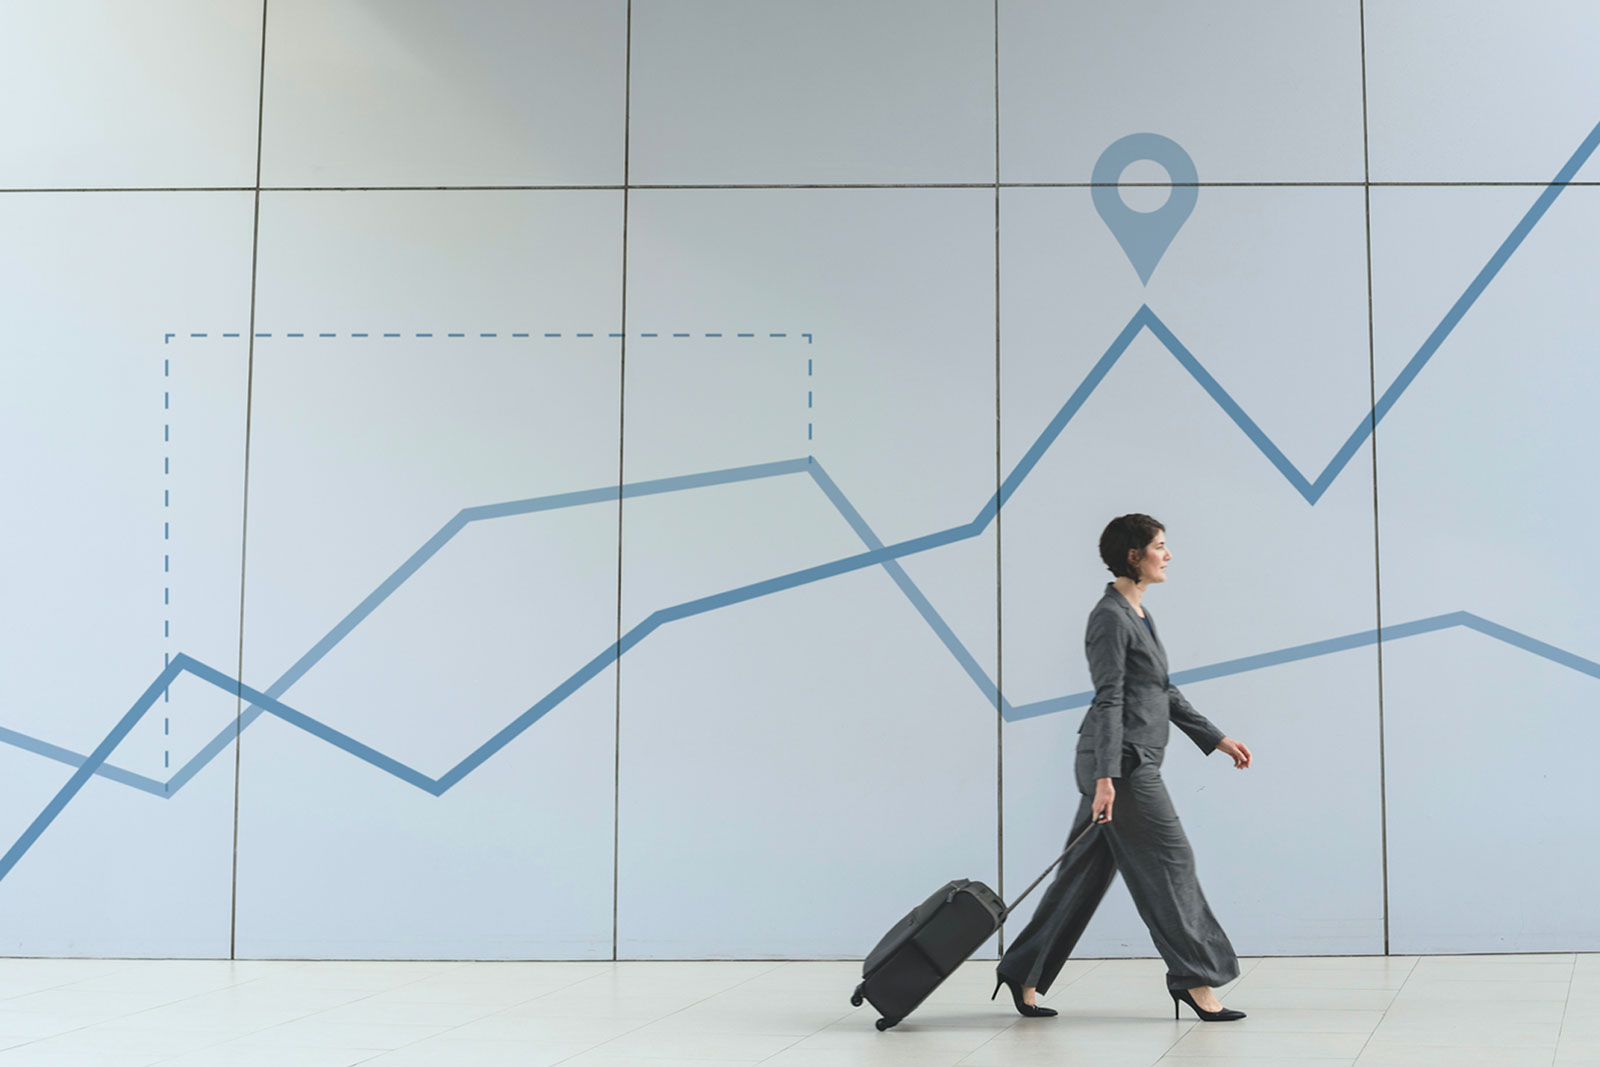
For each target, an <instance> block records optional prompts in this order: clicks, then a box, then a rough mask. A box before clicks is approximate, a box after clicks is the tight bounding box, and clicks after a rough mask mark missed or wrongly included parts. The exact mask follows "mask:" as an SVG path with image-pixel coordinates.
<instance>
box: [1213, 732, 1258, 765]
mask: <svg viewBox="0 0 1600 1067" xmlns="http://www.w3.org/2000/svg"><path fill="white" fill-rule="evenodd" d="M1217 751H1219V752H1222V753H1224V754H1225V755H1228V756H1231V757H1233V765H1234V766H1235V767H1237V768H1239V769H1240V770H1241V771H1242V770H1244V769H1245V768H1246V767H1248V766H1250V749H1248V748H1247V747H1245V743H1244V742H1243V741H1235V740H1234V739H1233V738H1231V737H1224V738H1223V739H1222V740H1221V741H1218V742H1217Z"/></svg>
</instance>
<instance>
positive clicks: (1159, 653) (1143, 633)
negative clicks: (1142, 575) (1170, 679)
mask: <svg viewBox="0 0 1600 1067" xmlns="http://www.w3.org/2000/svg"><path fill="white" fill-rule="evenodd" d="M1106 596H1109V597H1113V598H1115V600H1116V602H1117V606H1118V607H1120V608H1121V609H1122V610H1123V611H1124V612H1125V613H1126V614H1127V616H1128V621H1129V622H1130V623H1132V624H1133V632H1134V633H1135V634H1136V635H1137V636H1138V639H1139V640H1140V641H1141V642H1143V643H1144V647H1145V648H1146V649H1147V650H1149V652H1150V654H1151V655H1153V656H1154V657H1155V658H1156V662H1157V663H1159V664H1161V671H1162V673H1163V674H1164V673H1166V671H1167V650H1166V649H1165V648H1163V647H1162V646H1161V638H1159V637H1158V636H1156V634H1155V632H1154V631H1155V625H1156V617H1155V616H1154V615H1151V614H1150V609H1149V608H1145V610H1144V613H1145V617H1146V618H1148V619H1149V620H1150V625H1149V626H1148V627H1146V626H1145V624H1144V619H1141V618H1139V613H1138V612H1136V611H1134V610H1133V605H1132V604H1130V603H1128V598H1127V597H1125V596H1123V595H1122V594H1121V593H1119V592H1117V587H1116V586H1115V585H1107V586H1106Z"/></svg>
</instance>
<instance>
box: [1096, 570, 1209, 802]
mask: <svg viewBox="0 0 1600 1067" xmlns="http://www.w3.org/2000/svg"><path fill="white" fill-rule="evenodd" d="M1145 615H1146V617H1148V618H1149V619H1150V626H1151V628H1152V629H1154V627H1155V617H1154V616H1151V615H1150V612H1149V609H1146V610H1145ZM1083 648H1084V653H1085V654H1086V655H1087V656H1088V657H1089V676H1090V678H1092V679H1093V680H1094V702H1093V703H1091V704H1090V705H1089V710H1088V711H1087V712H1086V713H1085V714H1084V716H1083V725H1082V726H1080V727H1078V735H1079V736H1078V752H1077V758H1076V763H1077V766H1076V768H1074V769H1075V770H1076V772H1077V774H1076V777H1077V779H1078V788H1079V789H1080V790H1083V791H1084V792H1086V793H1092V792H1093V791H1094V781H1095V779H1097V778H1121V777H1122V776H1123V770H1124V766H1123V765H1124V760H1125V758H1126V759H1131V760H1133V761H1135V762H1154V763H1158V764H1159V763H1160V762H1161V758H1162V756H1163V755H1164V754H1165V752H1166V748H1167V735H1168V734H1169V733H1170V732H1171V730H1170V727H1169V726H1168V723H1176V724H1177V726H1178V729H1180V730H1182V731H1183V732H1184V733H1186V734H1188V735H1189V738H1190V739H1191V740H1192V741H1194V743H1195V744H1197V745H1199V746H1200V751H1201V752H1204V753H1205V754H1206V755H1208V756H1209V755H1211V753H1212V751H1213V750H1215V749H1216V747H1217V742H1219V741H1221V740H1222V739H1223V737H1224V736H1226V735H1225V734H1223V732H1222V731H1221V730H1219V729H1217V728H1216V727H1215V726H1214V725H1212V724H1211V722H1210V720H1208V719H1207V718H1206V717H1205V716H1204V715H1202V714H1200V713H1199V712H1198V711H1196V710H1194V707H1193V706H1192V705H1191V704H1190V703H1189V702H1188V701H1187V700H1185V699H1184V698H1183V694H1182V693H1180V692H1178V687H1177V686H1175V685H1173V684H1172V680H1171V679H1169V678H1168V677H1167V652H1166V649H1164V648H1162V647H1161V638H1160V637H1159V636H1158V635H1157V634H1156V633H1152V632H1151V630H1147V629H1145V624H1144V619H1141V618H1139V616H1138V615H1135V614H1134V611H1133V605H1132V604H1129V603H1128V600H1127V598H1126V597H1124V596H1123V595H1122V594H1121V593H1119V592H1117V587H1116V586H1115V585H1114V584H1109V583H1108V584H1107V585H1106V595H1105V596H1103V597H1101V598H1100V602H1099V603H1098V604H1096V605H1095V606H1094V610H1093V611H1091V612H1089V626H1088V629H1087V630H1086V631H1085V633H1084V637H1083Z"/></svg>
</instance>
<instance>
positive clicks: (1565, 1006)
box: [1550, 952, 1579, 1064]
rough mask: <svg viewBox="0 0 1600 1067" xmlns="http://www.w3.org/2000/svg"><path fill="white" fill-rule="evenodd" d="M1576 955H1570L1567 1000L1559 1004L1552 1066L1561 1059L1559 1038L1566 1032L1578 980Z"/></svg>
mask: <svg viewBox="0 0 1600 1067" xmlns="http://www.w3.org/2000/svg"><path fill="white" fill-rule="evenodd" d="M1578 955H1579V954H1578V953H1576V952H1574V953H1573V954H1572V970H1571V971H1569V972H1568V974H1567V999H1566V1000H1565V1001H1563V1002H1562V1004H1561V1022H1560V1024H1559V1025H1557V1026H1556V1047H1555V1050H1554V1051H1553V1052H1551V1053H1550V1062H1551V1063H1552V1064H1554V1063H1555V1062H1556V1061H1557V1060H1558V1059H1560V1058H1561V1038H1562V1037H1563V1036H1564V1035H1565V1034H1566V1032H1567V1015H1568V1013H1570V1012H1571V1011H1572V986H1573V984H1574V983H1575V982H1576V981H1577V980H1578Z"/></svg>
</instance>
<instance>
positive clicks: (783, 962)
mask: <svg viewBox="0 0 1600 1067" xmlns="http://www.w3.org/2000/svg"><path fill="white" fill-rule="evenodd" d="M611 962H612V968H613V969H615V967H616V965H617V964H619V963H656V962H660V963H674V962H682V961H676V960H659V961H657V960H613V961H611ZM701 962H713V961H709V960H706V961H701ZM715 962H724V961H715ZM725 962H729V963H737V962H745V961H739V960H728V961H725ZM761 962H766V963H771V964H772V966H771V967H768V968H767V969H766V970H764V971H762V972H760V973H759V974H752V975H751V976H750V977H749V978H746V979H744V980H743V981H739V982H735V983H733V985H731V986H728V987H727V988H726V989H719V990H717V991H716V992H715V993H708V994H706V995H705V996H703V997H701V998H700V999H699V1000H696V1001H694V1002H693V1003H690V1004H685V1005H684V1006H683V1007H681V1008H679V1009H677V1010H676V1011H669V1012H667V1014H665V1015H660V1016H657V1017H656V1018H654V1019H651V1020H649V1021H648V1022H643V1023H640V1024H639V1025H638V1026H635V1027H634V1028H633V1029H631V1030H624V1031H623V1032H622V1033H620V1034H613V1035H611V1036H610V1037H608V1038H606V1039H604V1040H603V1041H600V1042H599V1043H597V1044H594V1045H590V1046H589V1047H588V1048H586V1049H583V1050H581V1051H579V1052H574V1053H573V1054H572V1055H571V1056H564V1057H562V1058H561V1059H559V1060H556V1061H555V1063H553V1064H551V1067H560V1064H563V1063H566V1062H568V1061H569V1060H573V1059H576V1058H577V1057H579V1056H587V1055H588V1054H589V1053H591V1052H593V1051H594V1050H596V1049H598V1048H601V1047H603V1046H605V1045H608V1044H610V1043H611V1042H613V1041H616V1040H617V1039H619V1038H624V1037H627V1036H628V1035H629V1034H636V1033H638V1032H639V1031H640V1030H643V1029H645V1028H646V1027H649V1026H654V1025H655V1024H656V1023H658V1022H661V1021H662V1020H663V1019H670V1018H672V1017H673V1016H675V1015H682V1014H683V1013H684V1012H686V1011H688V1010H689V1009H690V1008H694V1007H698V1006H699V1005H701V1004H704V1003H705V1002H706V1001H708V1000H711V999H713V998H715V997H720V996H722V995H723V994H724V993H730V992H732V991H733V990H735V989H738V988H740V987H741V986H745V985H749V984H750V983H751V982H753V981H755V980H756V979H757V978H761V977H764V976H765V975H769V974H772V973H773V972H774V971H777V970H780V969H782V968H783V967H784V966H785V965H787V964H789V963H793V962H795V961H794V960H776V961H773V960H765V961H761ZM829 1025H832V1024H831V1023H830V1024H829Z"/></svg>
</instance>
